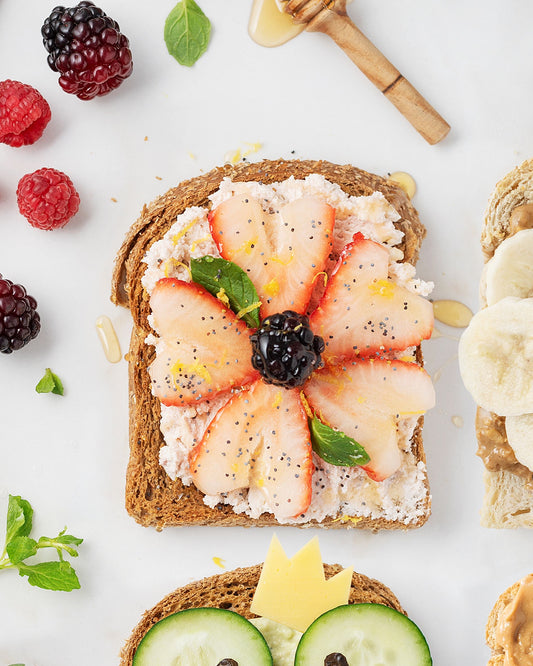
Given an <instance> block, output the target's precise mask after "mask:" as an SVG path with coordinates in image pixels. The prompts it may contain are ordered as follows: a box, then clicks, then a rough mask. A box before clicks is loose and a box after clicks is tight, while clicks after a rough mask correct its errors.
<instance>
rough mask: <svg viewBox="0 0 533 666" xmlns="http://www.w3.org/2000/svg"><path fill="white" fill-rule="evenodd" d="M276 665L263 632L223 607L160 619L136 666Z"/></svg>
mask: <svg viewBox="0 0 533 666" xmlns="http://www.w3.org/2000/svg"><path fill="white" fill-rule="evenodd" d="M223 659H233V660H234V661H236V662H237V664H238V666H272V655H271V653H270V649H269V647H268V645H267V643H266V641H265V639H264V638H263V636H262V635H261V632H260V631H259V630H258V629H256V628H255V627H254V625H253V624H252V623H251V622H248V620H246V619H245V618H244V617H242V615H239V614H238V613H234V612H233V611H229V610H222V609H220V608H191V609H188V610H184V611H180V612H179V613H174V614H173V615H169V616H168V617H166V618H164V619H163V620H160V621H159V622H157V623H156V624H154V626H153V627H152V628H151V629H150V630H149V631H148V632H147V633H146V635H145V636H144V638H143V639H142V641H141V642H140V643H139V646H138V648H137V651H136V652H135V656H134V657H133V666H191V665H192V664H194V666H217V664H218V663H219V662H221V661H222V660H223Z"/></svg>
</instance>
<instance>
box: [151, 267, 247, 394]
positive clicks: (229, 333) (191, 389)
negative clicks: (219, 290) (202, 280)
mask: <svg viewBox="0 0 533 666" xmlns="http://www.w3.org/2000/svg"><path fill="white" fill-rule="evenodd" d="M150 306H151V308H152V315H153V319H154V326H155V328H156V330H157V332H158V333H159V334H160V335H161V337H162V341H160V342H159V345H158V351H157V356H156V359H155V360H154V362H153V363H152V364H151V366H150V367H149V369H148V371H149V373H150V377H151V379H152V392H153V394H154V395H155V396H157V397H158V398H159V399H160V400H161V402H162V403H163V404H165V405H186V404H190V403H193V402H197V401H199V400H204V399H206V398H213V397H214V396H215V395H217V394H218V393H220V392H222V391H227V390H229V389H231V388H233V387H241V386H244V385H245V384H247V383H249V382H250V381H253V380H254V379H256V378H257V376H258V373H257V372H256V371H255V370H254V369H253V368H252V364H251V355H252V351H251V345H250V342H249V334H250V329H248V328H247V326H246V324H245V323H244V322H243V321H241V320H240V319H237V317H236V316H235V314H234V313H233V312H232V311H231V310H229V309H228V308H227V307H226V306H225V305H224V304H223V303H221V302H220V301H219V300H217V299H216V298H215V297H214V296H211V294H209V293H208V292H207V291H206V290H205V289H204V288H203V287H200V286H198V285H196V284H194V283H190V282H183V281H182V280H177V279H176V278H163V279H162V280H159V281H158V283H157V284H156V286H155V288H154V290H153V292H152V296H151V298H150Z"/></svg>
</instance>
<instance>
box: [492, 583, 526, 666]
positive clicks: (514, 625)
mask: <svg viewBox="0 0 533 666" xmlns="http://www.w3.org/2000/svg"><path fill="white" fill-rule="evenodd" d="M532 631H533V575H531V574H530V575H528V576H525V577H524V578H523V579H522V580H520V581H518V582H516V583H514V584H513V585H511V586H510V587H509V588H507V590H505V592H502V594H501V595H500V596H499V597H498V599H497V600H496V603H495V604H494V607H493V609H492V610H491V612H490V615H489V617H488V620H487V625H486V640H487V644H488V646H489V647H490V649H491V657H490V659H489V662H488V666H505V664H526V663H530V662H531V659H532V657H533V652H532V651H531V633H532Z"/></svg>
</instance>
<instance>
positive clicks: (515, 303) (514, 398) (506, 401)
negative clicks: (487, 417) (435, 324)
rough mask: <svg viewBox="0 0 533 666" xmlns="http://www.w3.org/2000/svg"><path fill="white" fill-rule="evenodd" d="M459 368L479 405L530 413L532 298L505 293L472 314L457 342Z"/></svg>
mask: <svg viewBox="0 0 533 666" xmlns="http://www.w3.org/2000/svg"><path fill="white" fill-rule="evenodd" d="M459 369H460V371H461V377H462V379H463V382H464V385H465V386H466V388H467V390H468V391H469V392H470V393H471V394H472V397H473V398H474V400H475V401H476V403H477V404H478V405H480V406H481V407H483V408H484V409H487V410H489V411H491V412H494V413H496V414H499V415H500V416H516V415H518V414H529V413H533V298H514V297H511V296H509V297H507V298H504V299H502V300H501V301H498V302H497V303H496V304H494V305H491V306H490V307H487V308H484V309H483V310H480V311H479V312H478V313H477V314H476V315H474V317H473V318H472V321H471V322H470V324H469V326H468V328H467V329H466V331H465V332H464V333H463V335H462V336H461V340H460V342H459Z"/></svg>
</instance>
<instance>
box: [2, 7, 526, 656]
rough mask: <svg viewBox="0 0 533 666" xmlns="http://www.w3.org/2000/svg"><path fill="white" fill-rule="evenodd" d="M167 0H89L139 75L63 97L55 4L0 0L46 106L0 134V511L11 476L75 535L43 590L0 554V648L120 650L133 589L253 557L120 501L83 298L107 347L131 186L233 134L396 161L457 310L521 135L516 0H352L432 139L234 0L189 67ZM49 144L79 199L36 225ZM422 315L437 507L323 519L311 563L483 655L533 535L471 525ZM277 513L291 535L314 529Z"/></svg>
mask: <svg viewBox="0 0 533 666" xmlns="http://www.w3.org/2000/svg"><path fill="white" fill-rule="evenodd" d="M173 4H174V3H173V0H170V1H168V2H166V1H165V2H163V1H162V0H160V1H159V2H152V3H147V2H140V1H139V0H130V1H126V0H106V2H105V5H104V9H105V10H106V11H107V13H108V14H109V15H111V16H112V17H114V18H115V19H116V20H118V21H119V23H120V25H121V28H122V30H123V32H124V33H125V34H126V35H127V36H128V37H129V39H130V42H131V47H132V51H133V55H134V63H135V68H134V73H133V76H132V77H131V78H130V79H129V80H127V81H126V82H125V83H124V84H123V85H122V86H121V87H120V88H119V89H118V90H117V91H115V92H113V93H112V94H110V95H109V96H107V97H104V98H101V99H96V100H92V101H89V102H82V101H80V100H78V99H77V98H75V97H73V96H69V95H67V94H65V93H64V92H63V91H62V90H61V89H60V88H59V86H58V84H57V82H56V76H57V75H56V74H54V73H53V72H52V71H51V70H49V68H48V65H47V63H46V53H45V50H44V48H43V46H42V44H41V40H40V26H41V23H42V21H43V19H44V18H45V17H46V15H47V14H48V13H49V12H50V11H51V9H52V7H53V3H52V2H50V3H48V2H43V0H25V1H24V2H22V1H21V0H0V79H5V78H13V79H17V80H21V81H24V82H26V83H30V84H32V85H34V86H36V87H37V88H38V89H39V90H40V91H41V93H42V94H43V95H44V96H45V97H46V99H47V100H48V102H49V103H50V106H51V108H52V121H51V123H50V125H49V126H48V128H47V129H46V132H45V134H44V136H43V138H42V139H41V140H40V141H38V142H37V143H36V144H34V145H33V146H30V147H24V148H17V149H15V148H10V147H8V146H5V145H0V272H1V273H3V274H4V275H5V276H6V277H9V278H11V279H12V280H14V281H15V282H19V283H22V284H24V285H25V286H26V287H27V288H28V290H29V292H30V293H31V294H32V295H34V296H35V297H36V298H37V300H38V302H39V312H40V315H41V318H42V323H43V326H42V331H41V333H40V335H39V337H38V338H37V339H36V340H34V341H33V342H32V343H31V344H30V345H29V346H28V347H26V348H24V350H22V351H20V352H17V353H14V354H11V355H2V358H1V359H0V523H1V522H2V521H3V520H4V519H3V517H2V516H3V515H4V514H5V509H6V507H7V496H8V494H9V493H11V494H20V495H22V496H23V497H25V498H27V499H28V500H30V501H31V503H32V505H33V506H34V508H35V521H34V534H35V535H37V536H39V535H41V534H46V535H53V534H56V533H57V532H58V531H59V530H60V529H62V528H63V527H64V526H65V525H68V529H69V532H70V533H72V534H75V535H77V536H80V537H84V539H85V542H84V543H83V545H82V546H81V547H80V557H79V558H78V560H77V561H76V562H75V567H76V570H77V571H78V574H79V577H80V580H81V583H82V589H81V590H79V591H75V592H72V593H61V592H49V591H44V590H40V589H37V588H32V587H30V586H29V585H28V583H27V582H26V580H24V579H22V578H19V577H18V575H17V574H16V573H15V572H12V571H5V572H0V666H5V665H7V664H11V663H18V662H21V663H25V664H26V665H27V666H71V665H72V664H77V665H78V666H89V664H90V665H93V664H101V665H102V666H108V665H109V666H111V665H113V664H117V663H118V652H119V650H120V648H121V645H122V644H123V642H124V641H125V639H126V638H127V636H128V635H129V633H130V631H131V629H132V628H133V626H134V625H135V624H136V622H137V621H138V620H139V618H140V616H141V614H142V612H143V611H144V609H146V608H149V607H151V606H152V605H153V604H155V603H156V602H157V601H158V600H159V599H160V598H161V597H162V596H163V595H165V594H166V593H168V592H170V591H171V590H172V589H174V588H175V587H177V586H179V585H182V584H184V583H187V582H189V581H191V580H194V579H197V578H201V577H203V576H207V575H211V574H215V573H220V571H221V569H220V568H219V567H217V566H216V565H215V563H214V562H213V557H214V556H217V557H221V558H223V559H224V561H225V564H226V567H227V568H228V569H231V568H234V567H236V566H244V565H250V564H255V563H257V562H260V561H262V560H263V558H264V555H265V553H266V550H267V547H268V544H269V541H270V538H271V536H272V532H273V530H271V529H252V530H250V529H248V530H246V529H237V528H235V529H224V528H222V529H217V528H201V527H199V528H192V529H191V528H186V529H167V530H165V531H164V532H163V533H157V532H156V531H155V530H153V529H146V528H143V527H140V526H139V525H137V524H136V523H135V522H134V520H133V519H132V518H130V517H129V516H128V515H127V514H126V511H125V509H124V507H123V493H124V477H125V468H126V464H127V458H128V436H127V423H128V415H127V386H126V382H127V366H126V363H125V362H124V361H122V362H121V363H119V364H117V365H111V364H110V363H108V362H107V360H106V358H105V356H104V354H103V351H102V349H101V347H100V343H99V341H98V338H97V335H96V331H95V320H96V318H97V317H98V316H99V315H102V314H107V315H108V316H110V317H111V319H112V320H113V323H114V325H115V327H116V329H117V331H118V334H119V337H120V340H121V344H122V350H123V352H125V351H126V350H127V344H128V337H129V331H130V316H129V312H128V311H126V310H123V309H118V308H115V307H114V306H113V305H112V304H111V303H110V301H109V292H110V278H111V271H112V265H113V259H114V255H115V252H116V251H117V250H118V248H119V246H120V244H121V241H122V239H123V237H124V234H125V233H126V231H127V229H128V227H129V226H130V224H131V223H132V222H133V221H134V220H135V219H136V217H137V216H138V214H139V212H140V210H141V208H142V206H143V204H144V203H145V202H148V201H150V200H152V199H154V198H155V197H156V196H157V195H159V194H161V193H163V192H164V191H166V189H168V188H169V187H171V186H173V185H175V184H177V183H178V182H179V181H180V180H182V179H184V178H188V177H192V176H195V175H197V174H199V173H201V172H202V171H206V170H208V169H210V168H212V167H213V166H215V165H217V164H220V163H221V162H223V160H224V156H225V154H226V152H227V151H229V150H235V149H237V148H239V147H243V146H244V145H245V142H261V143H262V144H263V148H262V150H261V151H260V153H258V154H257V155H256V156H254V157H255V158H257V159H260V158H263V157H265V158H278V157H291V156H295V157H298V158H323V159H328V160H331V161H333V162H338V163H352V164H354V165H356V166H359V167H362V168H365V169H367V170H369V171H374V172H376V173H379V174H386V173H387V172H391V171H396V170H404V171H407V172H409V173H411V174H412V175H413V176H414V178H415V179H416V182H417V185H418V192H417V194H416V197H415V199H414V203H415V205H416V206H417V208H418V210H419V212H420V216H421V218H422V220H423V222H424V223H425V225H426V226H427V229H428V236H427V239H426V241H425V244H424V246H423V250H422V256H421V260H420V263H419V273H420V275H421V277H423V278H424V279H427V280H433V281H434V282H435V292H434V297H435V298H452V299H457V300H460V301H463V302H465V303H466V304H468V305H469V306H470V307H471V308H473V309H476V308H477V304H478V299H477V289H478V287H477V281H478V276H479V273H480V269H481V255H480V250H479V243H478V238H479V234H480V229H481V223H482V219H483V212H484V208H485V205H486V201H487V198H488V196H489V194H490V192H491V191H492V189H493V187H494V185H495V184H496V182H497V180H498V179H499V178H500V177H502V176H503V175H504V174H505V173H506V172H507V171H509V170H510V169H511V168H512V167H513V166H515V165H516V164H518V163H520V162H521V161H522V160H524V159H526V158H528V157H531V156H532V155H533V132H532V107H533V93H532V89H533V57H532V55H533V42H532V40H531V25H532V24H533V5H532V4H531V3H530V2H528V1H527V0H521V1H519V0H505V2H501V0H485V1H484V2H481V0H477V1H476V0H473V1H471V2H469V3H465V2H463V0H448V2H438V3H437V2H426V1H425V0H403V1H402V2H397V0H382V2H380V3H374V2H372V3H354V4H353V5H352V6H351V7H350V14H351V15H352V17H353V18H354V20H355V21H356V22H357V23H358V25H359V26H360V28H361V29H362V30H363V31H364V32H366V33H367V34H368V36H369V37H370V38H371V39H373V40H374V42H375V43H376V44H377V45H378V46H379V47H381V49H382V50H383V51H384V52H385V54H386V55H387V56H388V57H389V58H390V59H391V60H392V61H393V62H394V63H395V64H396V66H397V67H398V68H399V69H400V71H402V72H403V73H404V74H405V75H406V76H407V78H409V79H410V80H411V81H412V82H413V83H414V84H415V85H416V86H417V87H418V88H419V89H420V90H421V92H423V93H424V94H425V95H426V97H427V98H428V99H429V100H430V101H431V102H432V103H433V105H434V106H435V107H436V108H437V109H438V110H439V111H440V112H441V114H442V115H443V116H444V117H445V118H446V119H447V120H448V121H449V122H450V124H451V125H452V131H451V133H450V135H449V137H448V138H447V139H445V140H444V141H443V142H442V143H441V144H440V145H437V146H429V145H428V144H426V143H425V141H424V140H423V139H422V138H421V137H419V136H418V134H417V133H416V132H415V131H414V130H413V129H412V128H411V126H410V125H409V124H408V123H407V122H406V121H405V120H404V119H403V118H402V117H401V116H400V115H399V113H398V112H397V111H396V110H395V109H394V107H392V106H391V105H390V104H389V103H388V102H387V100H386V99H384V98H383V97H382V96H381V95H380V93H379V92H378V91H377V90H375V89H374V88H373V86H372V85H371V84H370V83H368V81H367V80H366V79H365V78H364V77H363V76H362V75H361V74H360V73H359V71H358V70H357V69H356V68H355V66H354V65H353V64H352V63H351V62H350V61H349V60H348V59H347V58H346V56H345V55H344V54H343V53H342V52H341V51H340V50H339V49H338V48H337V47H336V46H335V45H334V43H333V42H331V41H330V40H329V38H327V37H326V36H324V35H317V34H307V33H304V34H302V35H301V36H299V37H298V38H296V39H295V40H294V41H292V42H291V43H289V44H287V45H285V46H283V47H281V48H277V49H264V48H261V47H259V46H257V45H256V44H254V43H253V42H252V41H251V39H250V38H249V36H248V34H247V20H248V14H249V10H250V5H251V2H250V0H247V1H245V0H226V1H225V2H221V1H220V0H202V1H201V5H202V8H203V9H204V11H205V12H206V14H207V15H208V16H209V17H210V18H211V20H212V25H213V34H212V41H211V43H210V46H209V49H208V51H207V53H206V54H205V55H204V56H203V57H202V58H201V59H200V60H199V61H198V63H197V64H196V65H195V66H194V67H193V68H191V69H187V68H184V67H181V66H180V65H179V64H178V63H177V62H176V61H175V60H173V59H172V58H171V57H170V56H169V55H168V53H167V51H166V48H165V44H164V42H163V38H162V32H163V24H164V20H165V17H166V15H167V13H168V12H169V11H170V9H171V8H172V6H173ZM145 137H148V139H147V140H145ZM293 151H294V155H293ZM191 154H192V155H191ZM45 166H47V167H55V168H58V169H61V170H63V171H65V172H66V173H68V174H69V175H70V177H71V178H72V179H73V181H74V183H75V184H76V186H77V188H78V190H79V193H80V196H81V201H82V203H81V208H80V212H79V213H78V215H77V216H76V217H75V218H74V219H73V220H72V221H71V222H70V224H69V225H68V226H67V227H65V228H64V229H62V230H58V231H54V232H43V231H40V230H36V229H33V228H32V227H30V226H29V224H28V223H27V222H26V221H25V219H24V218H22V217H21V216H20V214H19V213H18V210H17V207H16V199H15V191H16V187H17V183H18V180H19V178H20V177H21V176H22V175H24V174H25V173H28V172H31V171H34V170H36V169H38V168H41V167H45ZM112 198H114V199H116V202H115V201H113V200H112ZM438 328H439V329H440V330H441V331H442V332H444V333H445V334H446V336H445V337H441V338H438V339H436V340H433V341H430V342H428V343H426V345H425V354H426V358H427V367H428V369H429V371H430V372H431V374H432V375H435V373H438V374H440V379H438V381H437V382H436V389H437V399H438V404H437V407H436V408H435V409H433V410H432V411H431V412H430V414H429V415H428V416H427V419H426V428H425V443H426V450H427V457H428V466H429V474H430V481H431V486H432V493H433V515H432V517H431V518H430V520H429V522H428V524H427V525H425V526H424V527H423V528H421V529H419V530H417V531H411V532H405V533H403V532H392V533H380V534H372V533H365V532H360V531H357V530H352V531H345V530H338V531H329V532H321V533H320V537H321V547H322V551H323V557H324V560H325V561H327V562H340V563H341V564H343V565H346V566H348V565H354V566H355V568H356V569H357V570H359V571H361V572H363V573H365V574H368V575H370V576H374V577H377V578H379V579H381V580H382V581H383V582H385V583H386V584H388V585H389V586H390V587H391V588H392V589H393V591H394V592H395V593H396V594H397V596H398V597H399V599H400V600H401V602H402V604H403V605H404V607H405V608H406V609H407V611H408V612H409V614H410V616H411V617H412V618H413V619H414V620H415V621H416V622H417V623H418V624H419V625H420V627H421V628H422V630H423V631H424V633H425V635H426V637H427V639H428V642H429V644H430V646H431V650H432V653H433V656H434V662H435V664H437V666H456V665H458V664H468V665H469V666H470V665H474V666H477V665H479V666H482V665H484V664H485V663H486V661H487V658H488V649H487V648H486V647H485V645H484V624H485V620H486V617H487V614H488V612H489V610H490V609H491V607H492V605H493V603H494V601H495V600H496V598H497V596H498V595H499V593H500V592H501V591H503V590H504V589H505V588H506V587H507V586H508V585H510V584H511V583H513V582H514V581H515V580H517V579H518V578H521V577H522V576H523V575H525V574H526V573H529V572H530V571H531V570H532V569H533V555H532V552H533V549H532V546H533V534H531V533H529V532H527V531H515V532H513V531H500V532H499V531H491V530H487V529H482V528H481V527H480V526H479V508H480V504H481V498H482V492H483V489H482V481H481V474H482V465H481V462H480V461H479V460H478V458H476V456H475V454H474V451H475V441H474V427H473V415H474V405H473V403H472V400H471V399H470V397H469V395H468V394H467V393H466V391H465V390H464V389H463V388H462V385H461V382H460V378H459V374H458V368H457V360H456V350H457V337H458V332H457V330H454V329H448V328H446V327H444V326H442V325H439V326H438ZM46 367H51V368H52V369H53V370H54V372H56V373H57V374H58V375H59V376H60V377H61V378H62V380H63V382H64V385H65V389H66V394H65V396H64V397H59V396H55V395H38V394H37V393H36V392H35V391H34V387H35V384H36V383H37V381H38V380H39V378H40V377H41V376H42V374H43V372H44V369H45V368H46ZM454 416H460V417H462V418H463V419H464V426H463V427H457V426H455V425H454V424H453V422H452V417H454ZM276 532H277V533H278V535H279V536H280V538H281V541H282V543H283V544H284V546H285V547H286V549H287V551H288V552H289V553H290V554H292V553H294V552H295V551H296V550H297V549H298V548H300V547H301V546H302V545H303V544H304V543H305V542H306V541H307V540H308V539H309V538H310V537H311V536H313V534H314V533H315V531H314V530H309V531H300V530H297V529H294V528H282V529H277V530H276ZM1 540H2V537H1V536H0V541H1Z"/></svg>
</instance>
